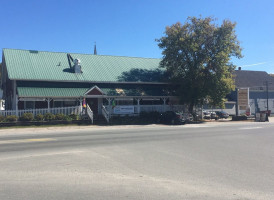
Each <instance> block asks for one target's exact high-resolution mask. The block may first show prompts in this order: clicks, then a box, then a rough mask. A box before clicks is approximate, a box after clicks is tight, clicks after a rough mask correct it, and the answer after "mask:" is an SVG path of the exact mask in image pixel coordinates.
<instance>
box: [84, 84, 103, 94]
mask: <svg viewBox="0 0 274 200" xmlns="http://www.w3.org/2000/svg"><path fill="white" fill-rule="evenodd" d="M85 95H104V92H103V91H102V90H101V89H100V88H98V87H97V86H94V87H92V88H91V89H89V90H88V91H87V92H86V93H85Z"/></svg>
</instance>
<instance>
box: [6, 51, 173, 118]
mask: <svg viewBox="0 0 274 200" xmlns="http://www.w3.org/2000/svg"><path fill="white" fill-rule="evenodd" d="M159 62H160V59H153V58H136V57H122V56H104V55H91V54H76V53H70V54H69V53H60V52H47V51H34V50H18V49H3V54H2V79H1V86H2V89H3V99H4V100H5V108H6V110H22V109H38V108H55V107H66V106H76V105H82V104H83V101H85V103H86V104H87V105H88V106H89V107H90V108H91V110H92V111H93V113H94V115H101V114H104V113H103V112H104V111H107V112H109V113H111V114H138V113H140V112H141V111H152V110H155V109H156V110H158V111H165V110H170V109H172V106H173V108H174V106H175V104H176V105H177V104H178V101H177V98H176V97H175V96H174V95H173V94H172V93H171V92H170V91H172V90H170V87H171V86H170V85H168V84H167V83H164V82H163V81H162V80H163V79H162V78H163V71H161V70H160V69H159Z"/></svg>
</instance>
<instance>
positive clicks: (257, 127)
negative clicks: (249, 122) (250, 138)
mask: <svg viewBox="0 0 274 200" xmlns="http://www.w3.org/2000/svg"><path fill="white" fill-rule="evenodd" d="M260 128H263V127H261V126H256V127H242V128H239V129H241V130H251V129H260Z"/></svg>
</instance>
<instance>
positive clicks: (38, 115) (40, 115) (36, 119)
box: [35, 113, 44, 121]
mask: <svg viewBox="0 0 274 200" xmlns="http://www.w3.org/2000/svg"><path fill="white" fill-rule="evenodd" d="M43 120H44V115H42V114H41V113H38V114H37V115H36V116H35V121H43Z"/></svg>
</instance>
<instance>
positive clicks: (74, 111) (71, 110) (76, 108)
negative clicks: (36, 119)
mask: <svg viewBox="0 0 274 200" xmlns="http://www.w3.org/2000/svg"><path fill="white" fill-rule="evenodd" d="M24 113H32V114H33V115H34V116H35V115H37V114H39V113H40V114H43V115H44V114H46V113H52V114H57V113H62V114H64V115H70V114H76V115H80V114H81V106H73V107H59V108H49V109H48V108H40V109H27V110H18V116H19V117H21V116H22V115H23V114H24ZM0 115H2V116H8V115H16V110H1V111H0Z"/></svg>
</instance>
